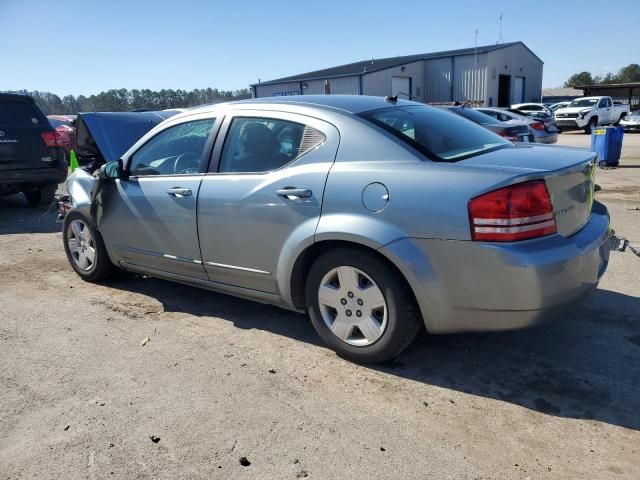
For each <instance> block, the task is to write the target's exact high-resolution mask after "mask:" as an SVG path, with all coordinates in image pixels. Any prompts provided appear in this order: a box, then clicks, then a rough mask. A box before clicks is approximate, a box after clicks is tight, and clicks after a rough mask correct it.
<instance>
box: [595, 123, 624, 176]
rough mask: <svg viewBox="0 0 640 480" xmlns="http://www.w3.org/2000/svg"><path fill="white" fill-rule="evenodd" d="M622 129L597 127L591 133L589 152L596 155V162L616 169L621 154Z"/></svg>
mask: <svg viewBox="0 0 640 480" xmlns="http://www.w3.org/2000/svg"><path fill="white" fill-rule="evenodd" d="M623 137H624V128H622V127H597V128H594V129H593V130H592V131H591V151H593V152H596V153H597V154H598V162H600V163H602V162H604V163H606V165H607V166H608V167H617V166H618V164H619V163H620V155H621V154H622V138H623Z"/></svg>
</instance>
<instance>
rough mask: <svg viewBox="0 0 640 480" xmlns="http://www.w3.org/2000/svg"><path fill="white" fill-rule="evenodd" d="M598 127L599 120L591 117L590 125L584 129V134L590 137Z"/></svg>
mask: <svg viewBox="0 0 640 480" xmlns="http://www.w3.org/2000/svg"><path fill="white" fill-rule="evenodd" d="M597 126H598V119H597V118H596V117H591V118H590V119H589V123H588V124H587V126H586V127H584V133H586V134H587V135H590V134H591V132H593V130H594V129H595V128H596V127H597Z"/></svg>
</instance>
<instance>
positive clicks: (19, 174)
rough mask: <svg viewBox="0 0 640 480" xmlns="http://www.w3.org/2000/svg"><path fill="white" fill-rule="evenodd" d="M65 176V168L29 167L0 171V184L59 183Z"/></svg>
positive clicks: (39, 184) (34, 185)
mask: <svg viewBox="0 0 640 480" xmlns="http://www.w3.org/2000/svg"><path fill="white" fill-rule="evenodd" d="M66 178H67V168H66V166H65V168H64V169H61V168H56V167H51V168H31V169H23V170H7V171H0V185H14V184H19V185H24V186H27V187H38V186H44V185H52V184H59V183H62V182H64V180H65V179H66Z"/></svg>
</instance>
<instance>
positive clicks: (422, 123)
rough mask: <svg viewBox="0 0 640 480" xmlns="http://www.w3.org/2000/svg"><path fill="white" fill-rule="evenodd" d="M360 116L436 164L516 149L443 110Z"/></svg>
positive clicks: (395, 110) (418, 109)
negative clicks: (437, 162) (500, 150)
mask: <svg viewBox="0 0 640 480" xmlns="http://www.w3.org/2000/svg"><path fill="white" fill-rule="evenodd" d="M476 113H477V114H478V115H482V114H481V113H479V112H476ZM360 116H361V117H363V118H365V119H367V120H369V121H370V122H372V123H374V124H375V125H378V126H379V127H382V128H384V129H385V130H387V131H389V132H390V133H392V134H393V135H395V136H396V137H398V138H399V139H401V140H402V141H404V142H406V143H408V144H409V145H411V146H412V147H414V148H415V149H416V150H418V151H420V152H421V153H423V154H424V155H426V156H428V157H429V158H431V159H432V160H435V161H443V162H455V161H458V160H462V159H463V158H468V157H471V156H474V155H479V154H481V153H485V152H487V151H490V150H495V149H498V148H506V147H510V146H513V144H512V143H511V142H509V141H507V140H505V139H503V138H502V137H500V136H499V135H496V134H495V133H493V132H491V131H489V130H487V129H486V128H484V127H482V126H480V125H477V124H475V123H473V122H470V121H468V120H465V119H464V118H462V117H461V116H459V115H457V114H455V113H452V112H447V111H445V110H442V109H439V108H432V107H427V106H424V107H422V106H415V107H391V108H385V109H382V110H373V111H371V112H365V113H362V114H360ZM483 116H485V117H486V115H483ZM487 118H490V117H487Z"/></svg>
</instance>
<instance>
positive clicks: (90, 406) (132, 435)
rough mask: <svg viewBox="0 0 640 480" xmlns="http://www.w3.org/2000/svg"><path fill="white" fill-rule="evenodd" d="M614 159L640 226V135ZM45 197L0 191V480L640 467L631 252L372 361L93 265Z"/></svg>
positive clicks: (638, 331)
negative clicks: (595, 283)
mask: <svg viewBox="0 0 640 480" xmlns="http://www.w3.org/2000/svg"><path fill="white" fill-rule="evenodd" d="M560 143H561V144H567V145H574V146H580V145H586V144H587V143H588V136H586V135H581V134H563V135H561V136H560ZM622 167H623V168H619V169H617V170H606V171H602V170H601V171H599V172H598V179H597V181H598V183H599V184H600V185H601V186H602V187H603V190H602V192H600V193H599V194H598V195H599V198H600V199H601V200H602V201H604V202H605V203H606V204H607V205H608V207H609V208H610V211H611V214H612V218H613V224H614V227H615V228H616V230H617V231H618V232H619V233H620V234H623V235H625V236H627V237H629V238H631V239H635V240H636V241H638V242H639V243H640V135H636V136H628V137H627V138H626V139H625V150H624V157H623V161H622ZM43 213H44V212H43V211H42V209H33V208H29V207H28V206H27V204H26V202H25V201H23V199H22V197H21V196H14V197H10V198H6V199H0V269H1V271H2V276H1V277H0V291H1V292H2V293H1V294H0V479H18V478H29V479H31V478H42V479H45V478H46V479H48V478H65V479H84V478H87V479H94V478H95V479H103V478H122V479H132V478H136V479H150V478H154V479H176V478H185V479H187V478H189V479H191V478H193V479H200V478H202V479H204V478H207V479H211V478H225V479H226V478H233V479H242V478H246V479H258V478H260V479H261V478H265V479H271V478H274V479H275V478H277V479H286V478H291V479H295V478H304V477H307V476H308V477H309V478H317V479H334V478H335V479H362V478H390V479H391V478H393V479H399V478H433V479H438V480H440V479H527V478H530V479H538V478H542V479H558V478H563V479H570V478H571V479H573V478H575V479H584V478H591V479H609V478H616V479H618V478H620V479H638V478H640V462H639V461H638V459H639V458H640V413H639V412H640V324H639V322H640V258H637V257H634V256H633V255H632V254H630V253H612V258H611V263H610V267H609V271H608V273H607V274H606V275H605V277H604V279H603V281H602V282H601V285H600V287H599V289H598V290H597V291H595V292H594V293H593V295H591V297H590V298H589V299H588V301H587V302H586V303H585V304H584V305H582V306H580V307H577V308H575V309H574V310H573V311H572V312H571V313H570V314H568V315H567V316H566V317H565V318H563V319H561V320H559V321H558V322H555V323H552V324H550V325H546V326H544V327H541V328H537V329H532V330H527V331H520V332H510V333H499V334H498V333H497V334H465V335H445V336H432V337H429V336H427V335H422V336H421V337H420V338H419V339H418V340H417V341H416V343H415V344H414V345H413V346H412V347H411V348H410V349H409V350H408V351H407V352H406V353H405V354H403V355H402V356H401V357H400V358H399V359H397V360H396V361H394V362H392V363H390V364H387V365H383V366H376V367H366V366H359V365H355V364H352V363H349V362H346V361H343V360H341V359H340V358H338V357H336V356H335V355H334V354H333V353H332V352H331V351H329V350H327V349H326V348H325V347H324V346H323V345H321V344H320V343H319V341H318V338H317V337H316V335H315V333H314V332H313V330H312V328H311V326H310V324H309V322H308V321H307V320H306V318H305V317H304V316H302V315H297V314H293V313H289V312H286V311H282V310H279V309H276V308H272V307H267V306H263V305H259V304H255V303H251V302H247V301H243V300H238V299H234V298H231V297H226V296H223V295H217V294H213V293H209V292H205V291H202V290H198V289H195V288H189V287H185V286H181V285H176V284H170V283H167V282H164V281H160V280H154V279H149V278H144V277H141V276H128V275H123V276H121V277H120V278H118V279H117V280H116V281H115V282H113V283H110V284H108V285H91V284H88V283H84V282H82V281H80V280H79V279H78V277H77V276H76V275H75V274H74V273H73V272H72V270H71V269H70V267H69V266H68V265H67V261H66V258H65V256H64V253H63V249H62V244H61V235H60V233H59V227H58V226H57V225H56V224H55V222H54V220H55V216H54V215H53V214H48V215H44V216H43ZM146 338H148V339H149V341H148V343H146V344H145V345H142V343H143V340H144V339H146Z"/></svg>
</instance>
